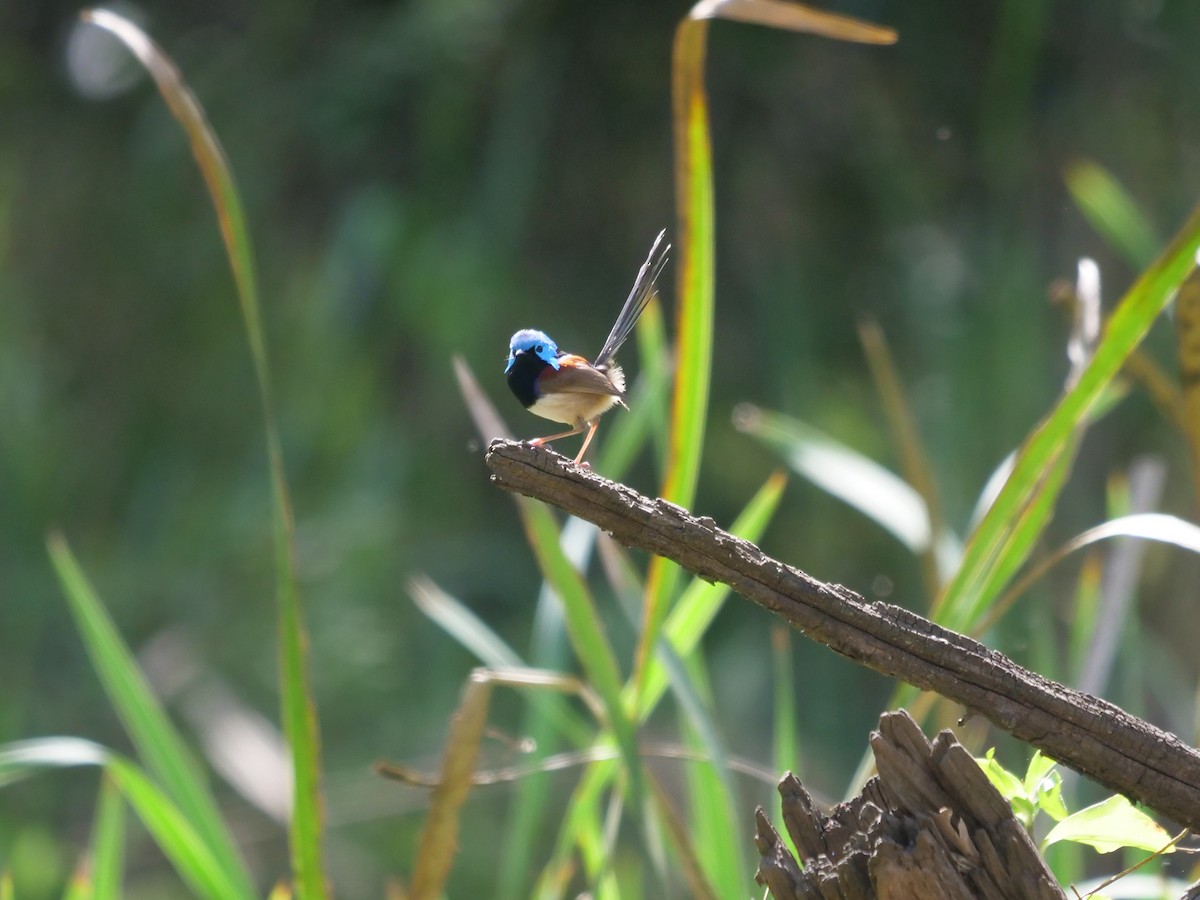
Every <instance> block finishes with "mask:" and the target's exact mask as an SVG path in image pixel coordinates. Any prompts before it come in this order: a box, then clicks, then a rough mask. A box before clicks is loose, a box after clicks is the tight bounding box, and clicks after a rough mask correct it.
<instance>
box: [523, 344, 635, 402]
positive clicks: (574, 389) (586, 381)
mask: <svg viewBox="0 0 1200 900" xmlns="http://www.w3.org/2000/svg"><path fill="white" fill-rule="evenodd" d="M538 387H540V388H541V391H542V393H543V394H608V395H610V396H612V397H618V398H619V397H622V396H624V393H625V392H624V391H623V390H621V388H620V387H619V386H618V385H616V384H614V383H613V381H612V379H611V378H610V377H609V375H608V374H607V373H605V372H603V371H601V370H600V369H597V368H595V367H593V366H592V364H591V363H589V362H588V361H587V360H586V359H584V358H583V357H582V356H575V355H574V354H569V355H564V356H560V357H559V367H558V371H555V370H554V369H551V368H549V367H547V368H546V369H544V370H543V371H542V373H541V375H539V376H538Z"/></svg>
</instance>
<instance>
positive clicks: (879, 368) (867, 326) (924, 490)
mask: <svg viewBox="0 0 1200 900" xmlns="http://www.w3.org/2000/svg"><path fill="white" fill-rule="evenodd" d="M858 338H859V342H860V343H861V344H862V347H863V354H864V355H865V356H866V358H867V367H868V368H869V369H870V370H871V378H872V380H873V381H874V382H875V391H876V393H877V394H878V395H879V402H880V404H881V406H882V407H883V414H884V418H885V419H886V420H887V423H888V430H889V431H890V432H891V435H892V444H893V445H894V446H895V448H896V451H897V454H898V456H899V459H900V471H901V472H903V473H904V480H905V481H906V482H907V483H908V484H910V485H912V487H913V490H915V491H916V492H917V494H919V495H920V497H921V501H922V505H923V506H924V508H925V515H926V517H927V519H928V522H929V525H928V528H929V533H930V535H932V536H933V538H932V540H930V541H929V543H928V544H927V546H926V547H925V549H924V550H922V551H921V553H920V559H921V571H922V575H923V576H924V578H925V586H926V589H927V592H928V598H929V602H930V604H932V603H933V602H934V601H935V600H936V599H937V595H938V591H939V589H940V588H941V585H942V577H943V572H942V567H941V566H940V565H939V559H938V553H937V544H936V543H935V542H936V541H938V537H937V536H938V535H944V534H946V533H947V532H948V529H947V527H946V520H945V517H944V516H943V515H942V504H941V500H940V498H939V496H938V490H937V483H936V482H935V481H934V477H933V466H932V465H931V463H930V461H929V454H928V452H927V451H926V449H925V444H924V442H923V441H922V440H921V436H920V432H918V430H917V422H916V418H915V417H914V416H913V413H912V407H911V404H910V403H909V402H908V398H907V396H905V392H904V388H903V386H902V384H901V380H900V373H899V372H898V371H897V370H896V362H895V360H894V359H893V358H892V352H891V350H890V349H889V348H888V343H887V339H886V338H885V337H884V334H883V328H882V327H881V326H880V324H879V322H878V321H876V320H875V319H870V318H864V319H861V320H860V321H859V323H858ZM955 562H957V560H955ZM947 574H949V573H948V572H947Z"/></svg>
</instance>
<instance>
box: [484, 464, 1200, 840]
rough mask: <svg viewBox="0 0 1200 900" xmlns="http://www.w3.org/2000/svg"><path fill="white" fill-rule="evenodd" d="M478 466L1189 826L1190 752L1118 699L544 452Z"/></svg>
mask: <svg viewBox="0 0 1200 900" xmlns="http://www.w3.org/2000/svg"><path fill="white" fill-rule="evenodd" d="M487 465H488V467H489V468H490V469H491V470H492V473H493V481H495V482H496V484H497V485H499V486H500V487H502V488H504V489H505V490H508V491H513V492H516V493H519V494H524V495H526V496H529V497H534V498H536V499H539V500H542V501H544V502H546V503H550V504H552V505H554V506H557V507H559V508H560V509H562V510H564V511H566V512H568V513H570V514H572V515H575V516H579V517H580V518H582V519H586V520H587V521H589V522H593V523H594V524H596V525H597V526H599V527H600V528H602V529H603V530H604V531H607V532H609V533H611V534H612V536H613V537H614V538H616V539H617V540H618V541H620V542H621V543H623V544H626V545H627V546H630V547H637V548H639V549H642V550H645V551H647V552H649V553H653V554H657V555H659V556H663V557H666V558H667V559H671V560H674V561H675V562H677V563H678V564H679V565H681V566H683V567H684V568H685V569H687V570H689V571H691V572H693V573H695V574H696V575H698V576H700V577H701V578H704V579H707V580H709V581H719V582H722V583H724V584H727V585H729V586H730V587H731V588H732V589H733V590H735V591H736V592H737V593H739V594H741V595H742V596H743V597H746V598H747V599H749V600H753V601H754V602H755V603H757V604H758V605H760V606H762V607H764V608H766V609H768V610H770V611H771V612H773V613H775V614H776V615H778V616H781V617H783V618H784V619H786V620H787V621H788V622H789V623H790V624H791V625H792V626H793V627H794V628H796V629H798V630H799V631H800V632H802V633H803V634H805V635H807V636H808V637H810V638H812V639H813V640H815V641H818V642H819V643H822V644H825V645H826V646H827V647H829V648H831V649H832V650H835V651H836V652H838V653H840V654H842V655H843V656H846V657H848V658H849V659H851V660H854V661H855V662H857V663H859V664H861V665H864V666H867V667H868V668H871V669H874V670H875V671H877V672H881V673H883V674H884V675H889V676H893V677H896V678H900V679H902V680H903V681H906V682H908V683H909V684H912V685H915V686H916V687H919V688H923V689H925V690H931V691H935V692H937V693H938V694H941V695H942V696H943V697H947V698H949V699H951V700H954V701H956V702H958V703H961V704H963V705H964V706H966V707H967V708H968V710H970V711H971V712H975V713H979V714H980V715H983V716H985V717H986V718H988V719H989V720H990V721H991V722H993V723H994V724H995V725H996V726H997V727H999V728H1001V729H1003V730H1004V731H1007V732H1008V733H1010V734H1012V735H1013V736H1014V737H1017V738H1019V739H1021V740H1023V741H1027V742H1028V743H1030V744H1032V745H1034V746H1035V747H1038V748H1040V749H1041V750H1042V751H1043V752H1045V753H1046V754H1048V755H1049V756H1051V757H1053V758H1054V759H1056V760H1058V761H1060V762H1062V763H1065V764H1066V765H1068V766H1070V767H1071V768H1073V769H1075V770H1076V771H1078V772H1080V773H1081V774H1083V775H1086V776H1088V777H1089V778H1092V779H1094V780H1096V781H1097V782H1099V783H1101V784H1103V785H1105V786H1106V787H1108V788H1110V789H1112V790H1114V791H1117V792H1119V793H1121V794H1124V795H1125V796H1127V797H1130V798H1132V799H1134V800H1137V801H1140V802H1142V803H1145V804H1146V805H1147V806H1149V807H1151V808H1153V809H1155V810H1157V811H1158V812H1160V813H1162V814H1163V815H1165V816H1168V817H1169V818H1171V819H1173V820H1175V821H1177V822H1179V823H1181V824H1184V825H1188V826H1191V827H1200V753H1197V751H1196V750H1194V749H1192V748H1191V747H1188V746H1187V745H1185V744H1184V743H1183V742H1182V741H1180V740H1179V739H1178V738H1177V737H1175V736H1174V735H1172V734H1169V733H1167V732H1165V731H1162V730H1161V729H1158V728H1156V727H1155V726H1153V725H1151V724H1149V723H1148V722H1144V721H1142V720H1140V719H1138V718H1136V717H1134V716H1131V715H1129V714H1128V713H1126V712H1125V711H1124V710H1122V709H1120V708H1119V707H1117V706H1114V705H1113V704H1111V703H1108V702H1107V701H1104V700H1101V699H1099V698H1096V697H1092V696H1090V695H1088V694H1083V693H1080V692H1078V691H1074V690H1071V689H1070V688H1068V687H1066V686H1064V685H1061V684H1058V683H1057V682H1053V681H1050V680H1048V679H1046V678H1042V677H1041V676H1040V675H1037V674H1036V673H1034V672H1031V671H1029V670H1028V669H1024V668H1022V667H1021V666H1018V665H1017V664H1016V663H1014V662H1013V661H1012V660H1010V659H1008V658H1007V657H1005V656H1004V655H1002V654H1000V653H997V652H996V651H994V650H989V649H988V648H987V647H984V646H983V645H982V644H980V643H978V642H977V641H974V640H972V639H971V638H968V637H965V636H963V635H960V634H957V633H955V632H953V631H948V630H946V629H945V628H942V627H941V626H939V625H936V624H934V623H933V622H930V621H929V620H928V619H924V618H922V617H921V616H918V615H916V614H915V613H912V612H909V611H908V610H906V609H903V608H901V607H898V606H892V605H890V604H886V603H869V602H867V601H866V600H865V599H864V598H863V597H861V596H860V595H858V594H856V593H854V592H853V591H851V590H849V589H848V588H845V587H842V586H841V585H836V584H827V583H824V582H821V581H817V580H816V579H815V578H812V577H811V576H809V575H806V574H805V573H804V572H802V571H800V570H799V569H796V568H793V567H791V566H788V565H785V564H784V563H781V562H779V561H777V560H775V559H772V558H771V557H769V556H767V555H765V554H764V553H763V552H762V551H761V550H759V549H758V548H757V547H756V546H754V545H753V544H751V543H749V542H747V541H743V540H741V539H739V538H736V537H734V536H733V535H730V534H728V533H727V532H724V531H722V530H721V529H720V528H718V527H717V526H716V523H715V522H713V521H712V520H711V519H703V518H701V519H697V518H695V517H693V516H691V515H690V514H689V513H688V512H687V511H686V510H684V509H682V508H680V507H678V506H676V505H674V504H672V503H668V502H666V501H664V500H656V499H651V498H649V497H645V496H643V495H642V494H639V493H637V492H636V491H634V490H632V489H631V488H628V487H626V486H624V485H620V484H616V483H614V482H611V481H608V480H607V479H605V478H601V477H600V476H598V475H596V474H595V473H593V472H592V471H591V470H589V469H583V468H580V467H578V466H575V465H573V464H572V463H571V462H570V460H568V459H567V458H566V457H563V456H559V455H558V454H557V453H554V452H552V451H550V450H547V449H544V448H541V447H530V446H528V445H527V444H519V443H514V442H512V441H503V440H496V441H493V442H492V444H491V446H490V447H489V448H488V453H487Z"/></svg>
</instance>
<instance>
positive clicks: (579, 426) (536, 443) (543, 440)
mask: <svg viewBox="0 0 1200 900" xmlns="http://www.w3.org/2000/svg"><path fill="white" fill-rule="evenodd" d="M586 427H587V422H576V423H575V427H574V428H572V429H571V430H570V431H564V432H563V433H562V434H552V435H550V436H549V437H540V438H533V439H531V440H530V441H529V444H530V446H533V447H540V446H542V445H543V444H548V443H550V442H551V441H557V440H558V439H559V438H565V437H570V436H571V435H573V434H579V432H581V431H583V429H584V428H586Z"/></svg>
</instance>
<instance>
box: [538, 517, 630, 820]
mask: <svg viewBox="0 0 1200 900" xmlns="http://www.w3.org/2000/svg"><path fill="white" fill-rule="evenodd" d="M517 501H518V503H517V505H518V507H519V509H520V510H521V519H522V521H523V522H524V525H525V532H526V535H527V536H528V538H529V544H530V546H531V547H532V548H533V552H534V555H535V556H536V557H537V559H538V565H539V567H540V569H541V571H542V575H543V577H545V579H546V581H547V582H549V583H550V584H551V585H552V586H553V588H554V590H555V592H556V593H557V594H558V596H559V598H560V599H561V600H562V604H563V612H564V614H565V616H566V625H567V633H568V635H570V638H571V646H572V647H573V648H574V650H575V654H576V655H577V656H578V657H579V660H580V663H581V664H582V665H583V670H584V672H585V673H586V676H587V681H588V683H589V684H591V685H592V687H594V688H595V690H596V693H597V694H599V695H600V700H601V702H602V703H603V704H604V708H605V711H606V712H607V714H608V716H609V722H608V725H609V726H610V727H611V728H612V729H613V732H614V733H615V734H616V737H617V744H618V746H619V747H620V749H621V757H622V760H623V762H624V763H625V765H626V766H627V767H629V778H630V788H631V790H632V791H633V792H634V796H635V798H636V797H640V795H641V761H640V759H639V757H638V753H637V742H636V737H635V733H634V728H633V723H632V722H631V721H630V720H629V718H628V717H627V715H626V713H625V709H624V707H623V706H622V702H621V680H620V678H621V676H620V670H619V668H618V667H617V659H616V655H615V654H614V653H613V649H612V645H611V644H610V643H609V641H608V638H607V637H606V635H605V633H604V626H603V624H602V623H601V621H600V615H599V613H598V612H597V610H596V604H595V600H594V598H593V597H592V594H591V591H589V590H588V587H587V583H586V582H585V581H584V580H583V576H582V575H581V574H580V573H579V571H578V570H577V569H576V568H575V567H574V566H573V565H572V564H571V561H570V560H569V559H567V556H566V554H565V553H563V550H562V545H561V543H560V539H559V537H560V536H559V529H558V523H557V522H555V520H554V516H553V515H552V514H551V513H550V510H549V509H547V508H546V506H545V505H544V504H542V503H538V502H537V501H534V500H529V499H528V498H525V497H518V498H517Z"/></svg>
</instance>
